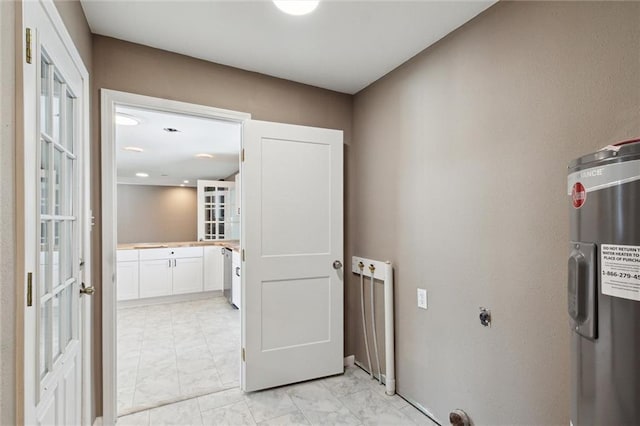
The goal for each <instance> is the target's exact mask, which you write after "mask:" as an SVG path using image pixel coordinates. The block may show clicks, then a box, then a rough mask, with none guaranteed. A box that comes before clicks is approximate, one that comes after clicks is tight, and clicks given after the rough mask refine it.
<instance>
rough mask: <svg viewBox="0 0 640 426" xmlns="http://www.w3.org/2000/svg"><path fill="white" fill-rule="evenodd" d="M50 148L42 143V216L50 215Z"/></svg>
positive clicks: (46, 143)
mask: <svg viewBox="0 0 640 426" xmlns="http://www.w3.org/2000/svg"><path fill="white" fill-rule="evenodd" d="M49 147H50V145H49V143H48V142H46V141H44V140H41V141H40V214H49V167H50V166H49V163H50V160H49Z"/></svg>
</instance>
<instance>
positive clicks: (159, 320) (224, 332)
mask: <svg viewBox="0 0 640 426" xmlns="http://www.w3.org/2000/svg"><path fill="white" fill-rule="evenodd" d="M239 354H240V311H238V310H237V309H234V308H232V307H231V306H230V305H229V304H228V303H227V301H226V299H225V298H223V297H215V298H210V299H203V300H197V301H190V302H181V303H170V304H162V305H152V306H143V307H129V308H119V309H118V414H119V415H122V414H126V413H131V412H134V411H139V410H141V409H145V408H151V407H156V406H158V405H160V404H165V403H167V402H173V401H176V400H182V399H185V398H189V397H193V396H198V395H204V394H207V393H211V392H215V391H219V390H223V389H229V388H233V387H237V386H238V382H239V378H240V364H239V363H240V355H239Z"/></svg>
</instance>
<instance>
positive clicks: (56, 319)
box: [51, 293, 62, 361]
mask: <svg viewBox="0 0 640 426" xmlns="http://www.w3.org/2000/svg"><path fill="white" fill-rule="evenodd" d="M60 296H61V293H58V294H56V295H55V296H53V305H52V306H53V312H52V324H53V336H52V338H51V345H52V346H51V356H52V359H53V360H54V361H55V360H56V359H57V358H58V355H60V329H61V325H62V324H61V321H60V320H61V318H60Z"/></svg>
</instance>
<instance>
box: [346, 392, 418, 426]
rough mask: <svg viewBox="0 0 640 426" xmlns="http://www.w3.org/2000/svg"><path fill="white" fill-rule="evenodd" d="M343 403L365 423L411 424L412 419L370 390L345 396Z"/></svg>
mask: <svg viewBox="0 0 640 426" xmlns="http://www.w3.org/2000/svg"><path fill="white" fill-rule="evenodd" d="M342 402H343V403H344V405H345V406H346V407H347V408H348V409H349V410H350V411H351V412H352V413H353V414H354V415H355V416H356V417H358V418H359V419H360V420H361V421H362V422H363V423H365V424H367V425H413V424H414V423H413V421H412V420H411V419H410V418H409V417H407V416H405V415H404V414H403V413H402V412H400V411H399V410H397V409H396V408H394V407H393V406H392V405H391V404H390V403H389V402H387V401H386V400H385V399H384V397H382V396H380V395H377V394H376V393H374V392H373V391H371V390H364V391H361V392H356V393H352V394H349V395H347V396H345V397H344V398H343V399H342Z"/></svg>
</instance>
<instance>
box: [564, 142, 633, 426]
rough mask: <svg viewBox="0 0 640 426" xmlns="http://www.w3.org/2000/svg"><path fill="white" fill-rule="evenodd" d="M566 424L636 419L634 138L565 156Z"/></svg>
mask: <svg viewBox="0 0 640 426" xmlns="http://www.w3.org/2000/svg"><path fill="white" fill-rule="evenodd" d="M568 193H569V199H570V211H571V213H570V239H571V242H570V247H569V251H570V254H569V263H568V269H569V271H568V272H569V274H568V277H569V281H568V310H569V322H570V325H571V330H572V331H571V363H572V365H571V424H572V425H573V426H578V425H637V424H640V140H634V141H628V142H622V143H620V144H616V145H614V146H609V147H606V148H604V149H603V150H601V151H598V152H596V153H593V154H589V155H585V156H583V157H580V158H578V159H576V160H574V161H572V162H571V163H570V164H569V177H568Z"/></svg>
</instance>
